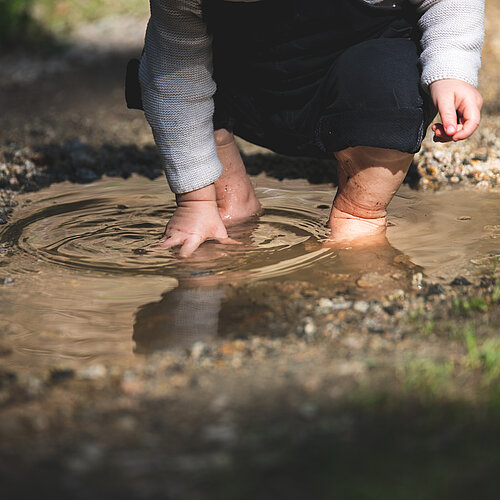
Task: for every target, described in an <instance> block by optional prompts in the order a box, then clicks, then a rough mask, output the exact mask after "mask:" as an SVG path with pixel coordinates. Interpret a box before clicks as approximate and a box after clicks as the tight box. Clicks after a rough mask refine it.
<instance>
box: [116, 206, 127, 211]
mask: <svg viewBox="0 0 500 500" xmlns="http://www.w3.org/2000/svg"><path fill="white" fill-rule="evenodd" d="M116 208H117V209H118V210H125V209H127V208H128V207H127V205H116Z"/></svg>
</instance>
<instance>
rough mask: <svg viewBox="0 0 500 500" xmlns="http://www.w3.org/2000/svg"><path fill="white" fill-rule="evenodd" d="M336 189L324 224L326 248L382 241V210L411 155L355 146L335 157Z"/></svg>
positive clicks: (384, 222)
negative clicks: (336, 162) (326, 232)
mask: <svg viewBox="0 0 500 500" xmlns="http://www.w3.org/2000/svg"><path fill="white" fill-rule="evenodd" d="M335 156H336V158H337V161H338V174H339V175H338V177H339V187H338V190H337V194H336V196H335V199H334V201H333V207H332V211H331V214H330V219H329V221H328V225H329V227H330V230H331V235H330V238H329V242H328V243H327V245H328V246H336V247H339V246H340V247H341V246H352V245H356V246H360V245H361V246H363V245H374V244H375V245H376V244H379V243H384V242H385V229H386V215H387V212H386V208H387V206H388V205H389V203H390V201H391V200H392V198H393V196H394V195H395V194H396V191H397V190H398V189H399V186H400V185H401V183H402V182H403V179H404V178H405V175H406V172H407V171H408V168H409V166H410V164H411V161H412V159H413V155H411V154H408V153H402V152H400V151H396V150H389V149H380V148H372V147H366V146H358V147H355V148H348V149H344V150H343V151H340V152H338V153H336V154H335Z"/></svg>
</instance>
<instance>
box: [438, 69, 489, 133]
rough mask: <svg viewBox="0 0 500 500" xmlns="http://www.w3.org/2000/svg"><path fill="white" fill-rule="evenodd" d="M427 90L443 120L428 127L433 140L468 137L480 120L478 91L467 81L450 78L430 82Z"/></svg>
mask: <svg viewBox="0 0 500 500" xmlns="http://www.w3.org/2000/svg"><path fill="white" fill-rule="evenodd" d="M429 91H430V94H431V97H432V100H433V102H434V105H435V106H436V108H437V109H438V111H439V114H440V115H441V120H442V122H443V123H442V124H441V123H435V124H434V125H433V126H432V130H433V132H434V141H435V142H449V141H460V140H462V139H467V137H470V136H471V135H472V133H473V132H474V131H475V130H476V129H477V127H478V125H479V121H480V119H481V107H482V106H483V99H482V97H481V94H480V93H479V92H478V91H477V90H476V89H475V88H474V87H473V86H472V85H470V84H469V83H467V82H464V81H462V80H455V79H451V78H450V79H445V80H437V81H435V82H433V83H431V84H430V86H429Z"/></svg>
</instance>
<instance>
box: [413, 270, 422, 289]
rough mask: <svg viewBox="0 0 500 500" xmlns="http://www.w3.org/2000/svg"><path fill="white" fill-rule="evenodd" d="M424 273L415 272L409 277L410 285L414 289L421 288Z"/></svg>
mask: <svg viewBox="0 0 500 500" xmlns="http://www.w3.org/2000/svg"><path fill="white" fill-rule="evenodd" d="M423 281H424V275H423V274H422V273H415V274H414V275H413V276H412V278H411V287H412V288H413V289H414V290H422V288H423Z"/></svg>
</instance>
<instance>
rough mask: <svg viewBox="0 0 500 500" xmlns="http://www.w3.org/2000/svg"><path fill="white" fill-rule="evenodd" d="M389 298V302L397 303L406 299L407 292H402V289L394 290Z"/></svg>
mask: <svg viewBox="0 0 500 500" xmlns="http://www.w3.org/2000/svg"><path fill="white" fill-rule="evenodd" d="M387 298H388V299H389V300H392V301H396V300H404V298H405V292H404V290H401V289H400V288H398V289H396V290H393V291H392V292H391V293H390V294H389V295H388V296H387Z"/></svg>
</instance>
